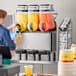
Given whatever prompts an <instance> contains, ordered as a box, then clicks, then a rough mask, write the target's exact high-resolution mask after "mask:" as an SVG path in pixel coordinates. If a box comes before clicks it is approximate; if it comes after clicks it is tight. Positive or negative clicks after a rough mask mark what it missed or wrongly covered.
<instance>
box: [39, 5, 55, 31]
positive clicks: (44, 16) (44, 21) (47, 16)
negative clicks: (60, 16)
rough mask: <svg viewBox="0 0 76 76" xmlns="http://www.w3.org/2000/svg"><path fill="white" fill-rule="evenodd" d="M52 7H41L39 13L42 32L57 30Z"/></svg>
mask: <svg viewBox="0 0 76 76" xmlns="http://www.w3.org/2000/svg"><path fill="white" fill-rule="evenodd" d="M50 7H51V5H49V4H42V5H40V10H39V11H40V12H39V30H40V31H50V30H53V29H55V28H56V25H55V20H54V17H53V15H52V13H51V12H50V10H51V9H50Z"/></svg>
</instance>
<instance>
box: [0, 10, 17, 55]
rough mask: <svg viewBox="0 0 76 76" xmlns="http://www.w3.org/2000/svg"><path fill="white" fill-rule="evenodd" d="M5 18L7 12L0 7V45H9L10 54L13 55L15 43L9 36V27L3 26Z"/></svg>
mask: <svg viewBox="0 0 76 76" xmlns="http://www.w3.org/2000/svg"><path fill="white" fill-rule="evenodd" d="M6 18H7V12H6V11H5V10H2V9H0V45H5V46H9V48H10V52H11V55H12V56H13V55H14V54H15V48H16V45H15V43H14V41H13V40H12V39H11V37H10V31H9V29H7V28H5V27H4V26H3V24H4V23H5V22H6ZM5 52H6V51H5Z"/></svg>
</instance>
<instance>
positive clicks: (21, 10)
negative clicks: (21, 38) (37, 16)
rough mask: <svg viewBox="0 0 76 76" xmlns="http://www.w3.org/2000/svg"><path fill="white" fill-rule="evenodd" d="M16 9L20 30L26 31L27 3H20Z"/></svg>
mask: <svg viewBox="0 0 76 76" xmlns="http://www.w3.org/2000/svg"><path fill="white" fill-rule="evenodd" d="M17 8H18V9H17V10H16V13H17V14H16V22H17V24H19V25H20V31H21V32H24V31H26V30H27V24H28V7H27V5H18V7H17Z"/></svg>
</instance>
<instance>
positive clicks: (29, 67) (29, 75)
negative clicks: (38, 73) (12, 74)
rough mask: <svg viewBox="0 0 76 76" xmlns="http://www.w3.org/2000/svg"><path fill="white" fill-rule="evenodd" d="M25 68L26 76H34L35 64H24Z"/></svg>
mask: <svg viewBox="0 0 76 76" xmlns="http://www.w3.org/2000/svg"><path fill="white" fill-rule="evenodd" d="M24 69H25V75H26V76H32V72H33V66H32V65H27V66H24Z"/></svg>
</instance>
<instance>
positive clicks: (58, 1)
mask: <svg viewBox="0 0 76 76" xmlns="http://www.w3.org/2000/svg"><path fill="white" fill-rule="evenodd" d="M32 3H33V4H40V3H50V4H54V5H55V8H56V10H57V12H58V13H59V15H58V17H57V23H58V25H59V23H60V22H61V20H62V19H63V18H64V17H65V16H70V17H71V19H72V23H73V24H72V26H73V34H72V35H73V39H72V41H73V42H76V35H75V33H76V30H75V28H76V15H75V14H76V7H75V4H76V0H0V8H3V9H6V10H7V11H8V13H9V14H11V13H12V14H14V13H15V10H16V5H17V4H32Z"/></svg>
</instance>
